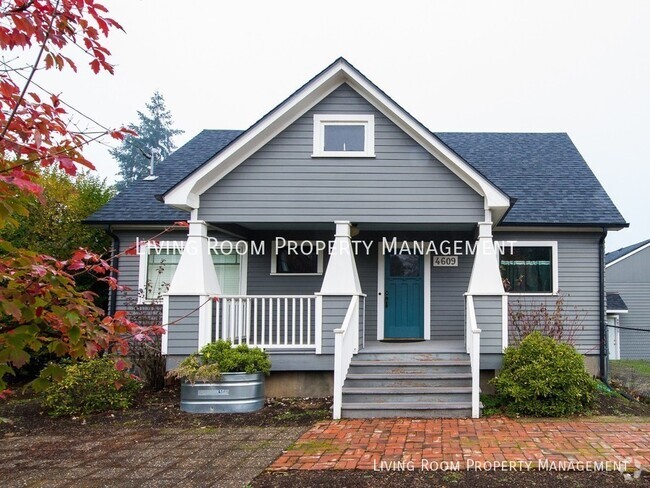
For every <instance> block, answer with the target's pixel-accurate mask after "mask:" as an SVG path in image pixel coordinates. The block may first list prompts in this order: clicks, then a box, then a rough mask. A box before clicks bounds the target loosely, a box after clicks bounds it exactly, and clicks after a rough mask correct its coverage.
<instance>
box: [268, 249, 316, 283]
mask: <svg viewBox="0 0 650 488" xmlns="http://www.w3.org/2000/svg"><path fill="white" fill-rule="evenodd" d="M295 242H297V243H298V245H300V244H302V243H303V242H311V243H312V244H314V249H316V245H315V244H316V241H309V240H303V241H295ZM317 252H318V263H317V265H316V272H315V273H278V255H277V253H276V251H275V240H273V241H271V276H320V275H322V274H323V268H324V265H323V262H324V257H323V251H322V250H320V249H319V250H317Z"/></svg>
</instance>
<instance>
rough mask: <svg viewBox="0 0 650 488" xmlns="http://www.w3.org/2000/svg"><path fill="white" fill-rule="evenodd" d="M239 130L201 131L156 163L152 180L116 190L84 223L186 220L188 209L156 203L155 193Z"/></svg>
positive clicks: (172, 182) (229, 140) (201, 162)
mask: <svg viewBox="0 0 650 488" xmlns="http://www.w3.org/2000/svg"><path fill="white" fill-rule="evenodd" d="M241 133H242V131H240V130H204V131H202V132H200V133H199V134H198V135H196V136H195V137H194V138H192V139H191V140H190V141H189V142H187V143H186V144H184V145H183V146H182V147H180V148H178V149H177V150H176V151H174V152H173V153H172V154H170V155H169V157H168V158H166V159H165V160H164V161H162V162H160V163H158V165H157V166H156V175H157V176H158V178H156V179H155V180H151V181H147V180H144V179H140V180H137V181H135V182H134V183H132V184H130V185H129V186H128V187H127V188H126V189H124V190H122V191H121V192H119V193H118V194H117V195H115V197H113V198H112V199H111V200H110V201H109V202H108V203H107V204H106V205H104V206H103V207H102V208H100V209H99V210H98V211H97V212H95V213H94V214H92V215H91V216H90V217H88V218H87V219H86V220H85V222H87V223H92V224H100V223H113V224H117V223H165V224H167V223H171V222H175V221H178V220H187V218H188V215H189V214H188V212H185V211H183V210H179V209H177V208H174V207H170V206H169V205H165V204H164V203H162V202H160V201H159V200H158V199H157V198H156V195H159V194H160V193H162V192H163V191H165V190H166V189H167V188H169V187H170V186H173V185H175V184H176V183H178V182H179V181H180V180H181V179H183V178H184V177H185V176H186V175H187V174H188V173H190V172H191V171H193V170H194V169H196V168H197V167H199V166H201V165H202V164H203V163H204V162H205V161H207V160H209V159H210V158H212V157H213V156H214V155H215V154H217V153H218V152H219V151H220V150H221V149H223V148H224V147H226V146H227V145H228V144H229V143H230V142H231V141H232V140H233V139H235V138H236V137H237V136H238V135H240V134H241Z"/></svg>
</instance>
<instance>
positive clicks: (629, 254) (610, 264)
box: [605, 242, 650, 268]
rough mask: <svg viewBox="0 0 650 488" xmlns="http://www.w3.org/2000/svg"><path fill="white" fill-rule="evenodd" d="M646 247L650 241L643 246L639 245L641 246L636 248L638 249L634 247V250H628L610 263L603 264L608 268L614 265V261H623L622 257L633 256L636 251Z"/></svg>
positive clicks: (649, 245)
mask: <svg viewBox="0 0 650 488" xmlns="http://www.w3.org/2000/svg"><path fill="white" fill-rule="evenodd" d="M648 247H650V242H648V243H647V244H646V245H644V246H641V247H640V248H638V249H635V250H634V251H630V252H628V253H627V254H623V255H622V256H621V257H620V258H618V259H615V260H614V261H612V262H611V263H608V264H606V265H605V268H609V267H610V266H614V265H615V264H616V263H620V262H621V261H623V260H624V259H627V258H629V257H630V256H634V255H635V254H636V253H638V252H641V251H643V250H644V249H647V248H648Z"/></svg>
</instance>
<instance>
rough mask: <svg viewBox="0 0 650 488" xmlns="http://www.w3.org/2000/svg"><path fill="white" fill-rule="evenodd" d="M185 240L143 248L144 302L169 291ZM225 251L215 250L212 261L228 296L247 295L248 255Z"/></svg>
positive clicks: (154, 299) (142, 298)
mask: <svg viewBox="0 0 650 488" xmlns="http://www.w3.org/2000/svg"><path fill="white" fill-rule="evenodd" d="M184 245H185V242H183V241H164V242H159V243H147V244H146V245H144V246H142V248H141V249H140V273H139V280H138V281H139V283H138V289H139V290H141V292H140V293H139V295H140V296H139V301H140V302H141V303H153V302H156V301H159V300H160V298H161V297H162V295H163V294H165V293H167V291H168V290H169V285H170V284H171V281H172V278H173V277H174V273H175V272H176V268H177V267H178V263H179V261H180V257H181V253H182V252H183V247H184ZM232 249H233V250H232V252H231V253H230V254H224V253H220V252H218V251H217V250H216V249H213V250H212V262H213V263H214V268H215V270H216V272H217V278H218V279H219V284H220V285H221V291H222V292H223V294H224V295H245V294H246V272H247V267H248V259H247V258H248V256H247V255H245V254H243V255H242V254H241V253H238V252H236V251H235V244H234V243H233V246H232Z"/></svg>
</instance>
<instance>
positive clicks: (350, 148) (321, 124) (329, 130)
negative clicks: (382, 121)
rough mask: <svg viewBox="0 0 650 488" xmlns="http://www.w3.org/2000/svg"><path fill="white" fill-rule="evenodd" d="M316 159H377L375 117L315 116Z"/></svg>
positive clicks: (347, 115) (349, 115) (358, 115)
mask: <svg viewBox="0 0 650 488" xmlns="http://www.w3.org/2000/svg"><path fill="white" fill-rule="evenodd" d="M312 156H313V157H337V158H354V157H366V158H368V157H374V156H375V116H374V115H372V114H368V115H364V114H342V115H334V114H317V115H314V149H313V153H312Z"/></svg>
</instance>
